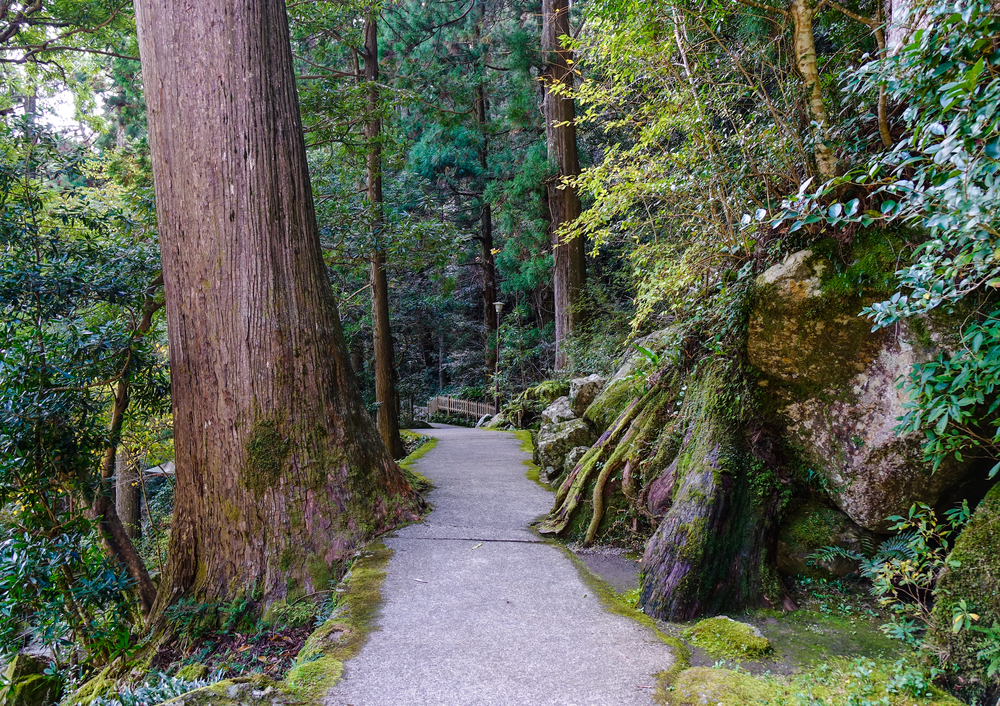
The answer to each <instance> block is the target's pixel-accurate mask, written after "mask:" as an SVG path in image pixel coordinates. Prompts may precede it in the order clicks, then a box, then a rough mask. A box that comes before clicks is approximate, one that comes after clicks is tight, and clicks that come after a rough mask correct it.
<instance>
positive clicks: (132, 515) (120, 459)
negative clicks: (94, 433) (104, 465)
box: [115, 446, 142, 542]
mask: <svg viewBox="0 0 1000 706" xmlns="http://www.w3.org/2000/svg"><path fill="white" fill-rule="evenodd" d="M140 472H141V469H140V468H139V459H138V458H137V457H136V456H134V455H133V454H132V453H130V452H129V450H128V449H126V448H125V447H124V446H119V447H118V453H117V454H116V455H115V511H116V512H117V513H118V518H119V519H120V520H121V521H122V527H124V528H125V534H127V535H128V538H129V539H130V540H132V541H133V542H135V541H136V540H137V539H139V538H141V537H142V488H141V487H140V486H139V473H140Z"/></svg>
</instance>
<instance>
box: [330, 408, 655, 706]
mask: <svg viewBox="0 0 1000 706" xmlns="http://www.w3.org/2000/svg"><path fill="white" fill-rule="evenodd" d="M422 433H423V432H422ZM426 433H427V434H429V435H431V436H435V437H437V438H438V440H439V441H438V445H437V447H436V448H435V449H433V450H432V451H431V452H430V453H428V454H427V455H426V456H424V457H423V458H422V459H421V460H420V461H419V465H418V467H417V468H418V470H419V471H420V472H421V473H423V474H424V475H425V476H427V477H428V478H430V479H431V480H432V481H434V484H435V486H436V488H435V490H434V491H433V492H432V493H431V494H430V496H429V498H428V499H429V500H430V502H431V504H432V505H433V506H434V511H433V512H432V513H431V514H430V515H429V516H428V517H427V518H426V520H425V521H424V522H423V523H421V524H417V525H412V526H409V527H406V528H404V529H402V530H400V531H399V532H398V533H397V534H396V536H395V537H393V538H391V539H388V540H387V541H386V544H387V545H388V546H389V547H391V548H392V549H393V550H394V552H395V553H394V555H393V558H392V559H391V561H390V563H389V570H388V577H387V578H386V581H385V585H384V587H383V592H382V595H383V606H382V610H381V612H380V617H379V620H378V623H379V629H378V630H376V631H374V632H372V633H371V635H370V636H369V639H368V642H367V643H366V644H365V646H364V647H363V648H362V650H361V652H360V654H359V655H358V656H357V657H355V658H354V659H352V660H350V661H348V662H347V663H346V665H345V675H344V679H343V680H342V681H341V682H340V683H339V684H338V685H337V686H336V687H334V689H333V690H332V691H331V692H330V694H329V696H328V698H327V702H326V703H327V706H348V705H350V706H481V705H483V706H485V705H489V706H494V705H496V706H546V705H552V706H585V705H587V706H589V705H591V704H593V705H594V706H629V705H631V704H650V703H652V699H651V694H652V692H653V688H652V687H653V686H654V684H655V680H654V678H653V676H652V675H653V674H654V673H655V672H658V671H661V670H664V669H667V668H669V667H670V665H671V664H672V662H673V656H672V654H671V652H670V649H669V648H668V647H667V645H665V644H663V643H662V642H660V641H659V640H658V639H657V638H656V637H655V636H654V635H653V634H652V632H651V631H649V630H648V629H647V628H645V627H643V626H641V625H639V624H638V623H636V622H634V621H632V620H629V619H627V618H623V617H620V616H616V615H613V614H611V613H607V612H605V611H604V610H603V609H602V608H601V605H600V602H599V600H598V598H597V597H596V596H595V595H593V591H591V590H589V589H588V588H587V586H586V585H585V584H584V583H583V582H582V581H581V580H580V577H579V574H578V573H577V570H576V568H575V567H574V566H573V564H572V562H571V561H570V560H569V559H568V558H567V557H566V556H564V555H563V553H562V552H561V551H560V550H559V549H557V548H556V547H553V546H550V545H548V544H545V543H544V542H542V541H541V540H540V539H539V538H538V536H537V535H535V534H534V533H533V532H532V531H530V529H529V528H528V525H529V523H530V522H531V521H532V520H535V519H537V518H538V517H540V516H541V515H543V514H544V513H546V512H547V511H548V509H549V508H550V507H551V505H552V493H550V492H548V491H546V490H544V489H542V488H541V487H539V486H538V485H536V484H535V483H532V482H531V481H529V480H528V479H526V478H525V477H524V472H525V470H526V468H525V467H524V465H522V463H521V462H522V460H524V459H525V458H526V456H527V455H526V454H525V453H523V452H522V451H520V449H519V446H520V442H519V441H518V440H517V438H516V437H514V436H513V435H512V434H502V433H498V432H491V431H483V430H475V429H464V428H462V427H449V426H444V425H437V426H435V428H434V429H433V430H428V431H427V432H426Z"/></svg>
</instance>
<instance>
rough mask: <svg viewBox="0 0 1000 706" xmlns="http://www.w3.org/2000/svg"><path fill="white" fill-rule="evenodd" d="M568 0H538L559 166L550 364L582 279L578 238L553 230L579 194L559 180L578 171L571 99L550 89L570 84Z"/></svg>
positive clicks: (574, 312)
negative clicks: (564, 239)
mask: <svg viewBox="0 0 1000 706" xmlns="http://www.w3.org/2000/svg"><path fill="white" fill-rule="evenodd" d="M569 33H570V31H569V0H542V52H543V53H544V55H545V99H544V106H543V107H544V115H545V137H546V143H547V146H548V155H549V160H550V161H552V162H554V163H555V164H556V165H557V166H558V168H559V175H558V178H556V179H553V180H552V181H551V182H550V183H549V184H548V201H549V212H550V214H551V219H550V228H551V234H552V249H553V250H552V252H553V260H554V261H553V271H552V289H553V292H554V298H555V322H556V361H555V362H556V369H561V368H563V367H565V365H566V352H565V348H564V345H563V344H564V343H565V341H566V339H567V338H568V337H569V335H570V334H571V333H572V332H573V329H574V327H575V326H576V324H577V323H578V322H579V311H578V303H579V299H580V293H581V291H582V290H583V285H584V281H585V279H586V274H587V273H586V258H585V253H584V243H583V240H582V239H581V238H574V239H573V240H570V241H568V242H560V240H559V236H558V233H559V229H560V228H561V227H562V226H563V225H565V224H566V223H570V222H572V221H574V220H576V218H577V217H578V216H579V215H580V196H579V194H578V193H577V191H576V189H575V188H573V187H571V186H567V185H565V184H564V183H563V178H564V177H575V176H577V175H578V174H579V173H580V162H579V159H578V158H577V151H576V124H575V122H574V121H575V119H576V114H575V106H574V104H573V99H572V98H571V97H568V96H566V95H565V94H563V93H556V92H553V91H552V90H551V87H553V86H561V87H564V88H572V87H573V70H572V65H573V52H571V51H569V50H568V49H565V48H563V46H562V43H561V42H560V39H559V38H560V37H563V36H567V35H569Z"/></svg>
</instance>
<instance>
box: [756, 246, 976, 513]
mask: <svg viewBox="0 0 1000 706" xmlns="http://www.w3.org/2000/svg"><path fill="white" fill-rule="evenodd" d="M830 267H831V265H829V263H826V262H825V261H823V260H822V259H819V258H816V257H813V255H812V254H811V253H810V252H809V251H808V250H806V251H803V252H800V253H795V254H794V255H790V256H789V257H788V258H786V260H785V262H784V263H782V264H781V265H776V266H775V267H772V268H771V269H769V270H767V272H765V273H764V274H763V275H761V276H760V278H759V279H758V282H757V284H758V286H759V289H760V296H759V297H758V303H757V306H756V308H755V310H754V312H753V315H752V317H751V321H750V327H749V328H750V331H749V338H748V342H747V352H748V356H749V358H750V362H751V363H752V364H753V365H754V366H755V367H756V368H758V369H759V370H760V371H761V372H762V373H764V377H763V378H762V380H761V381H760V385H761V386H763V387H765V389H766V391H767V392H768V393H769V397H770V402H771V403H772V405H773V411H774V412H775V416H776V417H777V418H778V419H779V420H781V421H782V422H783V423H784V425H785V428H786V437H787V440H788V442H789V443H790V445H791V446H793V447H795V448H797V449H798V450H799V451H800V453H801V456H802V459H801V460H802V461H804V462H805V463H807V464H808V465H809V466H811V468H812V470H813V471H814V472H816V473H818V474H820V475H821V476H822V477H823V479H824V482H825V485H826V488H827V491H828V492H829V496H830V499H831V500H832V501H833V502H834V503H835V504H836V505H837V506H838V507H839V508H841V509H842V510H843V511H844V512H845V513H846V514H847V515H848V516H849V517H850V518H851V519H852V520H853V521H854V522H856V523H858V524H859V525H861V526H862V527H865V528H867V529H870V530H875V531H880V532H884V531H886V530H887V529H888V526H889V524H890V523H888V522H886V517H888V516H889V515H903V514H905V513H906V511H907V510H908V509H909V507H910V506H911V505H913V504H914V503H916V502H924V503H927V504H929V505H934V504H935V503H937V502H938V500H940V499H941V498H942V496H943V495H944V493H945V492H946V491H947V490H949V489H951V488H953V487H955V486H956V485H957V484H958V483H959V482H961V481H962V480H963V479H964V478H965V477H966V475H967V472H968V470H969V469H968V464H962V463H957V462H954V461H953V460H952V461H949V462H946V463H944V464H942V465H941V467H939V468H938V470H937V472H935V473H934V474H931V472H930V466H929V464H928V463H927V462H926V461H924V459H923V456H922V454H921V450H920V436H919V435H917V434H910V435H906V436H901V437H900V436H896V434H895V433H894V431H893V429H894V427H895V426H896V425H897V423H898V422H897V418H898V417H900V416H902V415H903V413H904V409H903V403H904V402H905V401H906V397H905V395H904V393H903V392H902V391H901V390H898V389H897V388H896V380H897V379H898V378H899V377H900V376H901V375H906V374H907V373H908V372H909V371H910V369H911V367H912V366H913V365H914V364H916V363H922V362H926V361H928V360H930V359H931V358H932V357H933V356H934V355H936V354H937V352H938V350H939V349H938V348H937V347H936V346H935V345H934V343H933V342H932V341H931V340H930V337H929V336H926V335H925V336H923V337H922V338H923V340H924V343H921V342H919V341H918V339H919V338H921V337H919V336H917V335H916V334H915V333H914V332H913V331H912V330H911V329H910V328H909V327H907V326H904V325H901V326H899V327H898V328H897V330H895V331H888V330H882V331H879V332H876V333H872V332H871V330H870V322H869V321H868V320H867V319H866V318H863V317H860V316H858V313H859V312H860V311H861V308H862V306H864V304H865V303H867V302H866V301H865V300H863V299H861V298H855V299H850V300H847V301H844V300H843V299H834V298H832V297H828V296H825V295H824V294H823V291H822V286H821V280H822V277H823V274H824V272H825V271H827V269H828V268H830ZM925 344H926V345H925Z"/></svg>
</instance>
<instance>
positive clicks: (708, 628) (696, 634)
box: [684, 615, 772, 660]
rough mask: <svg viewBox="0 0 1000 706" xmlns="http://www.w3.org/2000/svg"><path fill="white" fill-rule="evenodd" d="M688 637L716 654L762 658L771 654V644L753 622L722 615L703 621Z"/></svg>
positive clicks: (690, 629)
mask: <svg viewBox="0 0 1000 706" xmlns="http://www.w3.org/2000/svg"><path fill="white" fill-rule="evenodd" d="M684 637H685V638H686V639H688V640H690V641H691V643H692V644H693V645H695V646H696V647H700V648H701V649H703V650H705V651H706V652H708V653H709V654H711V655H713V656H715V657H727V658H729V659H737V660H741V659H751V660H753V659H761V658H763V657H765V656H767V655H769V654H770V653H771V651H772V650H771V643H770V642H768V640H767V638H766V637H764V635H763V634H761V632H760V630H758V629H757V628H755V627H754V626H753V625H748V624H746V623H741V622H739V621H736V620H733V619H732V618H729V617H726V616H725V615H720V616H718V617H715V618H708V619H706V620H702V621H700V622H699V623H698V624H697V625H695V626H694V627H691V628H688V629H687V630H685V631H684Z"/></svg>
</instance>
